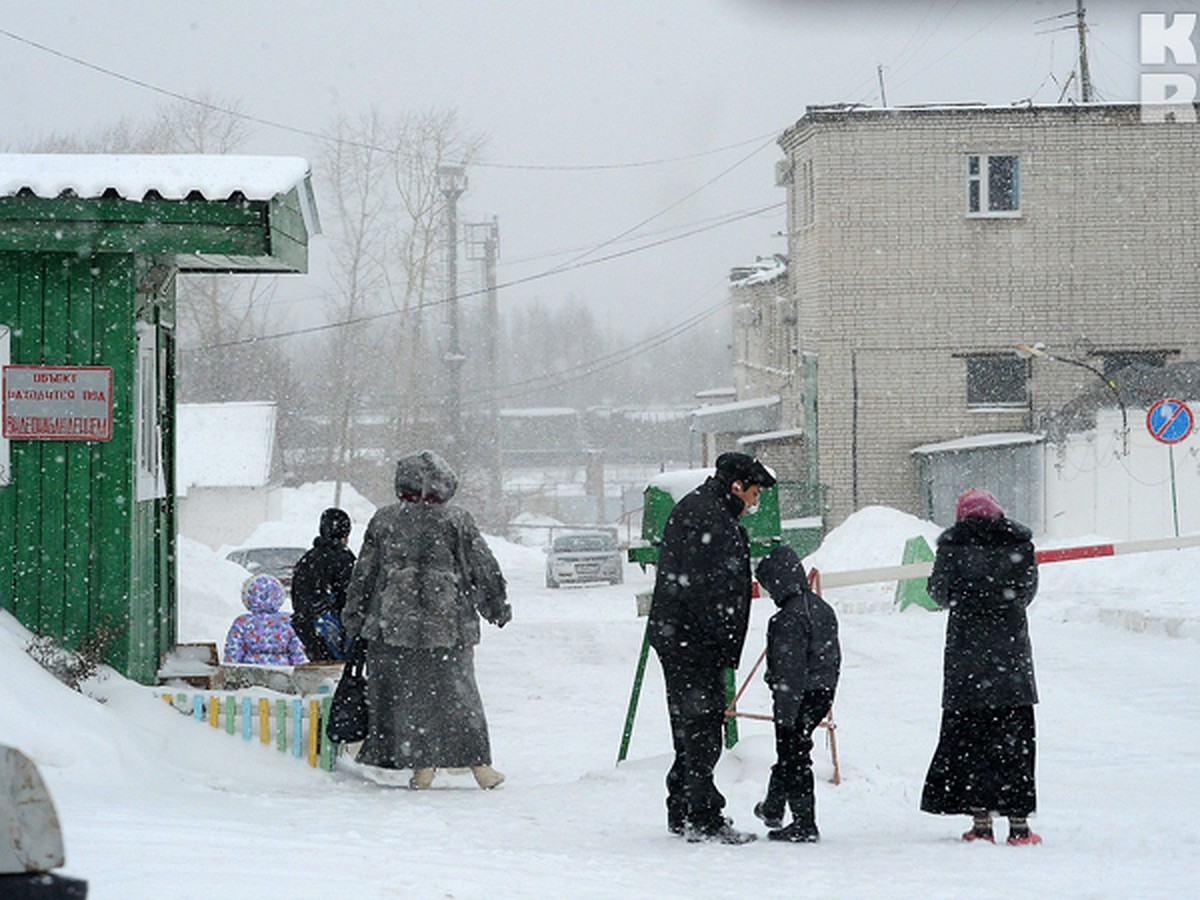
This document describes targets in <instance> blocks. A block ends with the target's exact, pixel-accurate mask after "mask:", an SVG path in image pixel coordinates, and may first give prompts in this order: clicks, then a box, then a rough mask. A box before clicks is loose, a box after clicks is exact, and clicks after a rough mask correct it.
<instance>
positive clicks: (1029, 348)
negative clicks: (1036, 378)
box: [1014, 342, 1129, 456]
mask: <svg viewBox="0 0 1200 900" xmlns="http://www.w3.org/2000/svg"><path fill="white" fill-rule="evenodd" d="M1014 349H1016V351H1017V354H1018V355H1019V356H1022V357H1025V358H1028V357H1031V356H1036V357H1039V358H1040V359H1052V360H1054V361H1055V362H1060V363H1066V364H1067V365H1068V366H1078V367H1079V368H1080V369H1087V370H1088V371H1089V372H1091V373H1092V374H1093V375H1095V376H1096V377H1097V378H1099V379H1100V380H1101V381H1103V382H1104V383H1105V384H1106V385H1107V386H1108V387H1109V389H1110V390H1111V391H1112V392H1113V398H1114V399H1115V400H1116V401H1117V406H1119V407H1120V408H1121V455H1122V456H1128V455H1129V411H1128V410H1127V409H1126V408H1125V400H1124V399H1123V398H1122V397H1121V392H1120V390H1118V388H1117V383H1116V382H1115V381H1113V380H1112V379H1111V378H1109V377H1108V376H1107V375H1105V374H1104V373H1103V372H1101V371H1100V370H1099V369H1097V368H1096V367H1095V366H1093V365H1089V364H1088V363H1085V362H1083V361H1082V360H1078V359H1071V358H1069V357H1066V356H1055V355H1054V354H1053V353H1048V352H1047V351H1046V345H1045V344H1043V343H1041V342H1038V343H1036V344H1017V345H1016V347H1015V348H1014Z"/></svg>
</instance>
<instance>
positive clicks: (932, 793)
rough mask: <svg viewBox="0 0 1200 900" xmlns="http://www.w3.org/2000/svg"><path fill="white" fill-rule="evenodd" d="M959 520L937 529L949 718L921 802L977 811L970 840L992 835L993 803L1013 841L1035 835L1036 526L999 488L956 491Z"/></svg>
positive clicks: (932, 580)
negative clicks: (1004, 504) (1022, 520)
mask: <svg viewBox="0 0 1200 900" xmlns="http://www.w3.org/2000/svg"><path fill="white" fill-rule="evenodd" d="M956 519H957V521H956V522H955V524H954V525H953V526H952V527H950V528H948V529H946V531H944V532H943V533H942V534H941V536H940V537H939V538H938V542H937V543H938V548H937V556H936V558H935V559H934V563H933V572H932V573H931V574H930V576H929V596H930V597H932V598H933V600H934V602H935V603H937V605H938V606H940V607H942V608H943V609H947V610H949V619H948V621H947V623H946V649H945V658H944V662H943V666H944V672H943V684H942V726H941V736H940V738H939V740H938V746H937V750H936V752H935V753H934V756H933V762H932V763H930V766H929V773H928V774H927V775H926V776H925V787H924V790H923V791H922V793H921V809H922V810H924V811H925V812H931V813H940V814H945V815H953V814H969V815H971V816H972V817H973V820H974V821H973V825H972V828H971V830H970V831H968V832H966V833H965V834H964V835H963V840H967V841H971V840H987V841H992V840H994V837H993V833H992V813H993V812H996V813H999V814H1000V815H1002V816H1006V817H1007V818H1008V820H1009V835H1008V842H1009V843H1010V844H1037V843H1041V838H1040V837H1038V836H1037V835H1036V834H1034V833H1033V832H1031V831H1030V830H1029V825H1028V822H1027V821H1026V817H1027V816H1028V815H1029V814H1030V813H1032V812H1033V811H1034V809H1035V808H1036V806H1037V793H1036V788H1035V785H1034V758H1035V734H1034V718H1033V706H1034V704H1035V703H1037V699H1038V698H1037V684H1036V682H1035V680H1034V675H1033V649H1032V647H1031V645H1030V642H1029V623H1028V620H1027V619H1026V616H1025V607H1027V606H1028V605H1029V604H1030V603H1031V602H1032V601H1033V597H1034V595H1035V594H1036V593H1037V584H1038V571H1037V558H1036V555H1035V551H1034V548H1033V543H1032V540H1031V537H1032V535H1031V533H1030V531H1029V529H1028V528H1026V527H1025V526H1024V525H1020V524H1018V523H1017V522H1014V521H1012V520H1010V519H1007V518H1005V516H1004V511H1003V510H1002V509H1001V508H1000V504H999V503H997V502H996V498H995V497H993V496H992V495H991V494H989V493H988V492H987V491H983V490H978V489H973V490H969V491H967V492H966V493H964V494H963V495H962V496H961V497H959V498H958V505H957V510H956Z"/></svg>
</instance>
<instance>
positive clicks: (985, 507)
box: [954, 488, 1004, 522]
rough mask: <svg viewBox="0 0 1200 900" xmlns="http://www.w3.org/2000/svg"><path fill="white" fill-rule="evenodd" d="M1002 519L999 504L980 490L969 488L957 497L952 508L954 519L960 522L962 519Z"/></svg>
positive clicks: (1001, 510)
mask: <svg viewBox="0 0 1200 900" xmlns="http://www.w3.org/2000/svg"><path fill="white" fill-rule="evenodd" d="M1003 517H1004V510H1003V509H1001V508H1000V503H999V502H998V501H997V500H996V498H995V497H993V496H992V495H991V494H989V493H988V492H987V491H985V490H983V489H982V488H971V489H970V490H969V491H964V492H963V493H962V494H961V495H959V498H958V503H957V504H956V505H955V507H954V518H955V520H956V521H959V522H961V521H962V520H963V519H968V518H977V519H1000V518H1003Z"/></svg>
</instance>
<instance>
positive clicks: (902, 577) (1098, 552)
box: [820, 534, 1200, 589]
mask: <svg viewBox="0 0 1200 900" xmlns="http://www.w3.org/2000/svg"><path fill="white" fill-rule="evenodd" d="M1184 547H1200V534H1189V535H1185V536H1183V537H1176V538H1154V539H1152V540H1148V541H1123V542H1121V543H1119V544H1089V545H1086V546H1082V547H1061V548H1059V549H1056V550H1039V551H1037V561H1038V563H1039V564H1045V563H1055V562H1067V561H1069V560H1073V559H1097V558H1100V557H1104V556H1121V555H1123V554H1126V553H1150V552H1153V551H1155V550H1180V549H1182V548H1184ZM932 569H933V563H931V562H918V563H908V564H907V565H902V566H879V567H877V568H874V569H854V570H852V571H849V572H822V573H821V576H820V577H821V587H822V588H825V589H829V588H838V587H849V586H850V585H854V584H876V583H878V582H881V581H907V580H908V579H910V578H921V577H924V576H928V575H929V573H930V571H931V570H932Z"/></svg>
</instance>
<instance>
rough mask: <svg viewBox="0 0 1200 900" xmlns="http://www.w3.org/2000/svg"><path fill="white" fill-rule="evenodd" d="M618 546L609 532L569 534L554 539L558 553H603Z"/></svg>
mask: <svg viewBox="0 0 1200 900" xmlns="http://www.w3.org/2000/svg"><path fill="white" fill-rule="evenodd" d="M616 548H617V545H616V542H615V541H614V540H613V539H612V537H610V536H609V535H607V534H569V535H564V536H563V537H560V538H556V539H555V541H554V549H555V551H556V552H558V553H589V552H590V553H597V552H599V553H603V552H606V551H611V550H615V549H616Z"/></svg>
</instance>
